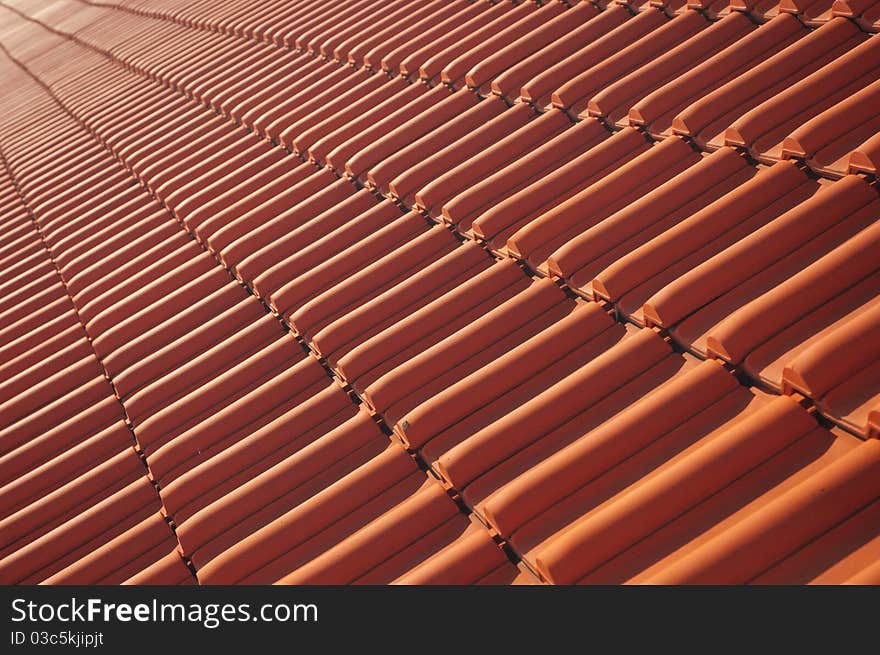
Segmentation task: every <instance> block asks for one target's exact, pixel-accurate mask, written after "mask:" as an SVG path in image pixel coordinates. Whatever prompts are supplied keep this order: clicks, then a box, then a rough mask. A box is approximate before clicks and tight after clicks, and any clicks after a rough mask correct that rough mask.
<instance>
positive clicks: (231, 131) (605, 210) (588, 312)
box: [0, 0, 880, 585]
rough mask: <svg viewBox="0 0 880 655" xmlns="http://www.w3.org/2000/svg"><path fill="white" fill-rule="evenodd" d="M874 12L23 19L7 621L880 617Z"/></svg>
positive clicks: (3, 521)
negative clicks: (96, 595) (783, 595)
mask: <svg viewBox="0 0 880 655" xmlns="http://www.w3.org/2000/svg"><path fill="white" fill-rule="evenodd" d="M878 31H880V5H878V4H877V3H876V2H873V1H872V0H834V1H833V2H832V0H782V1H781V2H780V1H777V0H767V1H762V0H757V1H756V0H733V1H728V0H718V1H715V2H710V1H708V0H705V1H704V0H691V1H689V2H684V1H675V0H673V1H670V2H665V1H657V2H649V3H636V2H627V1H625V0H616V1H613V2H605V1H595V2H594V1H576V0H569V1H567V2H562V1H561V0H544V1H542V2H540V3H538V2H534V1H533V0H520V1H518V2H512V1H511V0H496V1H494V2H489V1H488V0H454V1H452V2H445V1H440V0H434V1H430V2H423V1H422V2H415V1H414V0H396V1H394V2H378V1H377V0H343V1H342V2H338V3H334V4H333V5H332V6H329V5H326V4H321V3H314V2H308V1H307V0H267V1H266V2H250V1H248V0H211V1H205V0H159V1H149V2H148V1H146V0H51V1H49V2H44V1H42V0H39V1H38V0H6V1H5V2H3V3H2V4H0V79H2V81H3V89H4V90H3V92H2V93H0V289H2V294H0V537H2V538H0V582H3V583H7V584H8V583H11V584H34V583H40V584H465V585H470V584H496V585H497V584H597V583H598V584H706V583H709V584H746V583H754V584H780V583H782V584H807V583H818V584H842V583H874V584H877V583H880V566H878V561H880V442H878V438H880V331H878V326H880V258H878V256H877V253H878V252H880V221H878V219H880V188H878V179H877V175H878V166H880V41H878V38H880V37H878V36H877V32H878Z"/></svg>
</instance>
